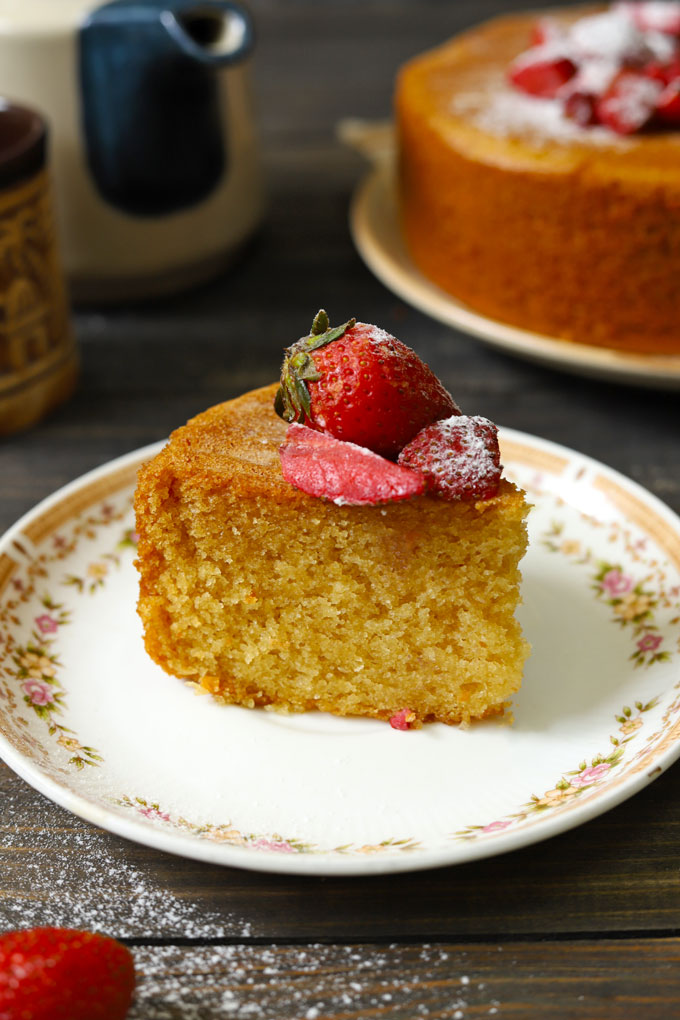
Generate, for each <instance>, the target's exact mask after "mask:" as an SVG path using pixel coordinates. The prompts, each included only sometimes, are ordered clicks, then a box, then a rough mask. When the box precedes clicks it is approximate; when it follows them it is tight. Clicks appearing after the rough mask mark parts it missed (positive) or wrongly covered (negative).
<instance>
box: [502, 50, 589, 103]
mask: <svg viewBox="0 0 680 1020" xmlns="http://www.w3.org/2000/svg"><path fill="white" fill-rule="evenodd" d="M575 74H576V64H575V63H574V62H573V60H569V58H568V57H541V55H540V49H539V50H536V51H535V52H533V51H532V50H530V51H529V52H528V53H526V54H524V55H523V56H522V57H520V58H519V59H518V60H516V61H515V63H514V64H512V66H511V67H510V71H509V76H510V81H511V82H512V83H513V85H515V86H516V87H517V88H518V89H521V90H522V92H528V93H529V95H532V96H540V97H541V98H543V99H554V97H555V96H556V95H557V94H558V92H559V91H560V89H561V88H563V86H564V85H565V84H566V83H567V82H568V81H569V80H570V79H571V78H573V76H574V75H575Z"/></svg>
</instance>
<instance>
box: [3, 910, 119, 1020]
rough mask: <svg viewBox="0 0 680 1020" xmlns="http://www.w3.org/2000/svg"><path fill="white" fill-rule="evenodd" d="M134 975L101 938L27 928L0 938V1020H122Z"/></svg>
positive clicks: (115, 947) (111, 944) (70, 931)
mask: <svg viewBox="0 0 680 1020" xmlns="http://www.w3.org/2000/svg"><path fill="white" fill-rule="evenodd" d="M134 987H135V971H134V964H133V961H132V955H131V953H130V951H129V950H128V949H126V947H125V946H123V945H121V943H120V942H117V941H116V940H115V939H112V938H109V937H108V936H106V935H97V934H94V933H92V932H87V931H75V930H73V929H69V928H32V929H29V930H24V931H12V932H8V933H7V934H5V935H2V936H0V1020H124V1018H125V1016H126V1015H127V1012H128V1009H129V1008H130V1004H131V1002H132V996H133V992H134Z"/></svg>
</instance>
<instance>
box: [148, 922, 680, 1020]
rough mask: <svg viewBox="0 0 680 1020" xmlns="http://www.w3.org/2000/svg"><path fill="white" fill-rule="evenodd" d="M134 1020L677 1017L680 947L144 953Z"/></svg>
mask: <svg viewBox="0 0 680 1020" xmlns="http://www.w3.org/2000/svg"><path fill="white" fill-rule="evenodd" d="M135 955H136V961H137V966H138V967H139V968H140V969H141V971H142V974H143V977H142V980H141V982H140V985H139V988H138V993H137V1003H136V1005H135V1007H134V1008H133V1010H132V1011H131V1014H130V1020H216V1018H218V1017H220V1018H222V1017H226V1016H230V1017H233V1018H234V1020H245V1018H246V1017H248V1018H249V1020H258V1018H265V1017H266V1018H271V1020H274V1018H276V1020H303V1018H306V1020H327V1018H329V1017H337V1018H338V1020H339V1018H342V1020H369V1018H371V1020H373V1018H376V1017H387V1016H389V1017H391V1018H393V1020H417V1018H419V1017H424V1018H429V1020H468V1018H469V1020H472V1018H474V1017H477V1018H479V1017H485V1018H493V1017H497V1018H498V1020H501V1018H502V1020H507V1018H509V1017H513V1018H515V1020H550V1018H554V1020H642V1018H643V1017H644V1020H670V1018H671V1017H675V1016H677V1015H678V1014H679V1013H680V988H679V987H678V983H677V969H678V966H679V965H680V940H678V939H656V940H644V939H640V940H638V939H635V940H631V941H611V940H599V941H598V942H592V941H585V942H578V943H574V942H533V941H532V942H507V943H504V944H502V945H500V944H490V945H470V944H469V943H468V944H463V943H460V942H457V943H452V944H449V943H443V944H442V943H439V944H436V945H433V944H424V945H419V946H396V945H388V946H385V945H378V946H376V945H368V946H365V945H363V946H362V945H356V944H355V945H345V946H321V945H315V944H311V945H302V946H288V947H281V946H258V947H243V946H221V947H209V948H202V949H193V948H182V947H172V948H163V949H158V948H154V947H143V948H142V947H140V948H138V949H136V950H135Z"/></svg>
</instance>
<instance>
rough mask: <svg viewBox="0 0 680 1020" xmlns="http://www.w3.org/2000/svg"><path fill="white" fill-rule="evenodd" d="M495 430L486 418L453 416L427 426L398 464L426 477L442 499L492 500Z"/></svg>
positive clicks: (497, 466) (496, 478)
mask: <svg viewBox="0 0 680 1020" xmlns="http://www.w3.org/2000/svg"><path fill="white" fill-rule="evenodd" d="M500 461H501V455H500V450H499V448H498V429H497V428H496V426H495V425H494V424H493V422H490V421H489V420H488V418H481V417H478V416H475V417H468V415H456V416H455V417H451V418H445V419H444V420H443V421H437V422H435V423H434V425H428V426H427V428H424V429H423V430H422V432H419V433H418V435H417V436H416V438H415V439H413V440H412V441H411V442H410V443H409V444H408V446H406V447H404V449H403V450H402V451H401V453H400V454H399V460H398V462H397V463H398V464H401V465H403V466H404V467H409V468H413V469H415V470H416V471H420V472H422V473H423V474H424V475H425V479H426V482H427V487H428V490H429V491H430V492H434V493H437V494H438V495H440V496H443V497H444V499H449V500H455V499H467V500H473V499H491V497H492V496H495V495H496V493H497V492H498V485H499V482H500V479H501V463H500Z"/></svg>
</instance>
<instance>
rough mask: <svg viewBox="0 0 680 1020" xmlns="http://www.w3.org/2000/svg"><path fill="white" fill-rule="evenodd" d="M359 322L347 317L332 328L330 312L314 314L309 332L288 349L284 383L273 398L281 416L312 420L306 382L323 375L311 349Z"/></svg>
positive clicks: (315, 348) (331, 341) (283, 371)
mask: <svg viewBox="0 0 680 1020" xmlns="http://www.w3.org/2000/svg"><path fill="white" fill-rule="evenodd" d="M356 321H357V320H356V319H348V321H347V322H345V323H343V325H342V326H334V327H333V328H332V329H331V328H330V323H329V319H328V315H327V313H326V312H325V310H324V309H323V308H320V309H319V311H318V312H317V313H316V315H315V316H314V321H313V322H312V330H311V332H310V334H309V335H308V336H303V337H302V338H301V339H300V340H297V341H296V342H295V343H294V344H292V345H291V346H290V347H287V348H286V351H285V354H284V358H283V365H282V366H281V385H280V386H279V388H278V390H277V391H276V396H275V398H274V410H275V411H276V413H277V414H278V415H279V417H280V418H283V419H284V421H297V422H302V423H304V422H305V420H307V419H308V420H310V421H311V419H312V408H311V397H310V395H309V389H308V388H307V383H308V382H316V381H317V380H318V379H320V378H321V373H320V372H319V370H318V368H317V365H316V362H315V361H314V358H312V356H311V352H312V351H318V350H320V348H322V347H326V346H327V345H328V344H330V343H333V341H334V340H339V339H340V337H341V336H344V335H345V333H346V332H347V330H348V329H352V327H353V326H355V325H356Z"/></svg>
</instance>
